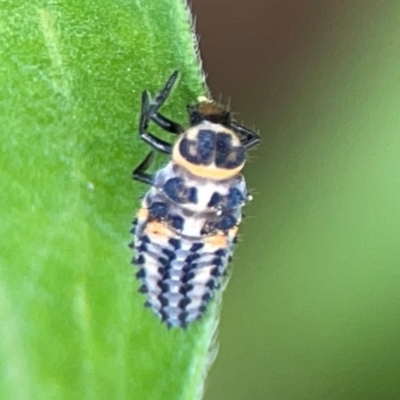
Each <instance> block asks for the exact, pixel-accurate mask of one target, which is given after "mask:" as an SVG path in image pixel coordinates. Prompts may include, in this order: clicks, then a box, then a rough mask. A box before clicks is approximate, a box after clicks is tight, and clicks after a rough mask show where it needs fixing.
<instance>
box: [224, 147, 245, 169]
mask: <svg viewBox="0 0 400 400" xmlns="http://www.w3.org/2000/svg"><path fill="white" fill-rule="evenodd" d="M245 160H246V152H245V150H244V148H243V147H235V148H234V150H232V151H231V154H230V155H229V159H228V160H227V163H226V166H225V168H228V169H233V168H237V167H239V165H242V164H243V163H244V162H245Z"/></svg>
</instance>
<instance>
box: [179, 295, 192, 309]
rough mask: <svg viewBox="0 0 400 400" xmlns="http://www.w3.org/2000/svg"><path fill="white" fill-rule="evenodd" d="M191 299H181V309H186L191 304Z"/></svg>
mask: <svg viewBox="0 0 400 400" xmlns="http://www.w3.org/2000/svg"><path fill="white" fill-rule="evenodd" d="M190 302H191V299H190V298H189V297H184V298H183V299H181V300H180V301H179V303H178V307H179V308H183V309H184V308H185V307H186V306H187V305H188V304H190Z"/></svg>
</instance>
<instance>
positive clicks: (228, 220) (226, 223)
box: [216, 215, 236, 231]
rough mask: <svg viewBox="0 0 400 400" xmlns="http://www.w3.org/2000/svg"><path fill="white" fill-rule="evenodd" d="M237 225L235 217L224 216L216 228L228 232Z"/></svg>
mask: <svg viewBox="0 0 400 400" xmlns="http://www.w3.org/2000/svg"><path fill="white" fill-rule="evenodd" d="M235 225H236V218H235V217H234V216H233V215H224V216H223V217H222V218H221V219H220V220H219V221H218V223H217V224H216V228H217V229H220V230H222V231H227V230H229V229H231V228H233V227H234V226H235Z"/></svg>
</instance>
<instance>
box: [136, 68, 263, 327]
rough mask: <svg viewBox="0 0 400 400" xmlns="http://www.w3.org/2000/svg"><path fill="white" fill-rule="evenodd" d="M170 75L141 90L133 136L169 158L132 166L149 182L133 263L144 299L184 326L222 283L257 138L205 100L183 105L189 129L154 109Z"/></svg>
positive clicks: (138, 222)
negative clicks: (166, 136) (153, 168)
mask: <svg viewBox="0 0 400 400" xmlns="http://www.w3.org/2000/svg"><path fill="white" fill-rule="evenodd" d="M177 77H178V72H177V71H175V72H174V73H173V74H172V75H171V77H170V78H169V79H168V81H167V83H166V85H165V87H164V88H163V89H162V90H161V92H160V93H159V94H158V95H156V96H155V97H154V99H151V98H150V95H149V94H148V92H143V95H142V112H141V117H140V126H139V134H140V137H141V138H142V139H143V140H144V141H145V142H146V143H148V144H149V145H150V146H151V147H152V148H153V149H155V150H158V151H161V152H163V153H166V154H169V155H171V160H170V161H169V162H168V164H167V165H166V166H165V167H164V168H162V169H160V170H159V171H158V172H156V173H155V174H154V175H151V174H148V173H147V172H146V170H147V169H148V167H149V166H150V165H151V163H152V160H153V156H154V153H153V151H151V152H150V153H149V154H148V156H147V157H146V158H145V160H144V161H143V162H142V163H141V164H140V165H139V166H138V167H137V168H136V169H135V170H134V171H133V178H134V179H135V180H138V181H140V182H144V183H147V184H149V185H150V186H151V187H150V190H149V191H148V192H147V193H146V195H145V196H144V198H143V200H142V205H141V209H140V210H139V212H138V213H137V216H136V219H135V221H134V228H133V230H132V232H133V234H134V242H133V247H134V249H135V251H136V256H135V258H134V260H133V262H134V264H136V265H137V267H138V271H137V273H136V276H137V278H138V279H139V280H140V281H141V283H142V285H141V287H140V289H139V290H140V291H141V292H143V293H145V294H146V296H147V300H146V305H147V306H149V307H150V308H152V309H153V310H154V312H155V313H156V314H157V315H158V316H159V317H160V318H161V319H162V320H163V321H164V322H165V323H166V324H167V325H168V326H170V327H186V326H187V325H188V324H189V323H191V322H193V321H195V320H197V319H199V318H200V317H201V316H202V315H203V314H204V312H205V311H206V306H207V304H208V302H209V301H210V300H211V299H212V297H213V295H214V293H215V291H216V289H218V288H219V287H220V286H221V284H222V283H223V281H224V277H225V275H226V271H227V265H228V262H229V261H230V258H231V254H232V249H233V244H234V242H235V238H236V234H237V229H238V225H239V223H240V221H241V217H242V212H241V210H242V206H243V205H244V204H245V202H246V200H248V198H249V195H248V194H247V189H246V184H245V180H244V178H243V176H242V175H241V174H240V171H241V169H242V168H243V166H244V163H245V158H246V150H247V149H248V148H250V147H252V146H253V145H255V144H256V143H257V142H258V141H259V136H258V135H257V134H256V133H254V132H252V131H250V130H248V129H247V128H245V127H243V126H241V125H239V124H237V123H236V122H234V121H233V120H232V119H231V114H230V112H229V111H228V110H227V109H226V108H224V107H222V106H220V105H218V104H216V103H214V102H213V101H210V100H207V99H200V100H199V102H198V103H197V104H194V105H190V106H188V107H187V110H188V113H189V119H190V127H189V128H188V129H184V128H183V127H182V126H180V125H179V124H177V123H175V122H173V121H171V120H170V119H168V118H166V117H164V116H163V115H161V114H160V113H159V109H160V107H161V106H162V105H163V103H164V102H165V100H166V99H167V97H168V95H169V93H170V91H171V89H172V87H173V85H174V83H175V81H176V79H177ZM150 121H153V122H155V123H156V124H157V125H159V126H160V127H161V128H163V129H165V130H166V131H168V132H170V133H172V134H176V135H179V136H178V139H177V141H176V142H175V143H174V144H173V145H171V144H170V143H168V142H165V141H163V140H161V139H159V138H157V137H155V136H154V135H153V134H151V133H150V132H148V125H149V122H150Z"/></svg>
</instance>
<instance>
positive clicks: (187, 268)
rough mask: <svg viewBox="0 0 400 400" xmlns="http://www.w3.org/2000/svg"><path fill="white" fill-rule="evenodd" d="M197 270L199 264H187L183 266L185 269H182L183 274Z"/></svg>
mask: <svg viewBox="0 0 400 400" xmlns="http://www.w3.org/2000/svg"><path fill="white" fill-rule="evenodd" d="M196 268H197V264H194V263H192V264H185V265H184V266H183V268H182V271H183V272H188V271H191V270H193V269H196Z"/></svg>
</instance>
